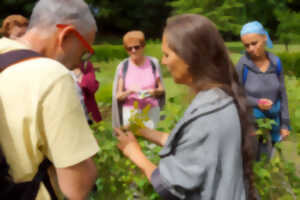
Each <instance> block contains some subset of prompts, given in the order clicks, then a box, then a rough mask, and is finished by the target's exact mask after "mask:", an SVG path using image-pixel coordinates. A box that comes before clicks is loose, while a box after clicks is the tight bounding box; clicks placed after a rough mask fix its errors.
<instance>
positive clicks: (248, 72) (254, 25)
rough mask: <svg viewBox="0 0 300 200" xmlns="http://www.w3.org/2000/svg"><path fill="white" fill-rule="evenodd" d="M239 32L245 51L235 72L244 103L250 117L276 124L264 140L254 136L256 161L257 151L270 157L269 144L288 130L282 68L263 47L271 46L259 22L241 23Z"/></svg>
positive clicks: (274, 57) (282, 136) (288, 123)
mask: <svg viewBox="0 0 300 200" xmlns="http://www.w3.org/2000/svg"><path fill="white" fill-rule="evenodd" d="M240 35H241V40H242V43H243V44H244V46H245V49H246V53H245V55H244V56H243V57H242V58H241V59H240V60H239V62H238V64H237V71H238V75H239V80H240V83H241V84H243V85H244V88H245V90H246V94H247V101H248V105H249V106H251V107H252V109H253V116H254V120H256V119H262V118H269V119H273V120H274V121H275V123H276V124H274V125H273V126H272V130H271V131H270V133H271V135H270V137H269V135H267V138H268V137H269V139H268V141H267V142H266V141H264V139H263V137H262V136H259V137H258V152H257V160H260V158H261V154H266V156H267V157H268V158H270V157H271V154H272V151H273V147H272V146H273V145H274V144H275V143H276V142H279V141H281V140H283V139H284V138H286V137H287V136H288V135H289V133H290V131H289V126H290V120H289V111H288V101H287V95H286V89H285V84H284V71H283V67H282V66H281V61H280V59H279V58H278V57H277V56H275V55H274V54H272V53H270V52H268V51H266V49H265V46H267V47H269V48H272V47H273V45H272V41H271V39H270V37H269V35H268V33H267V31H266V30H265V29H264V27H263V26H262V25H261V23H259V22H258V21H253V22H249V23H247V24H245V25H244V26H243V28H242V30H241V34H240ZM267 134H269V133H267Z"/></svg>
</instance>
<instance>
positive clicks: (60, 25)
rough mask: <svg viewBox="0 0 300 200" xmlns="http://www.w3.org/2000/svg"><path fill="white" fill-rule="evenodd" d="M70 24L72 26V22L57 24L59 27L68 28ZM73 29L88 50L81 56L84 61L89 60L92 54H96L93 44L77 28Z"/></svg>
mask: <svg viewBox="0 0 300 200" xmlns="http://www.w3.org/2000/svg"><path fill="white" fill-rule="evenodd" d="M68 26H71V25H70V24H56V27H57V28H66V27H68ZM72 31H73V32H74V34H75V36H76V37H77V38H78V40H79V41H80V42H81V43H82V44H83V46H84V47H85V48H86V49H87V50H88V51H87V52H85V53H84V54H82V56H81V60H82V61H87V60H89V59H90V58H91V57H92V55H93V54H94V49H93V48H92V47H91V45H90V44H89V43H88V42H87V41H86V40H85V39H84V37H83V36H82V35H81V34H80V33H79V32H78V31H77V30H76V29H75V28H73V29H72Z"/></svg>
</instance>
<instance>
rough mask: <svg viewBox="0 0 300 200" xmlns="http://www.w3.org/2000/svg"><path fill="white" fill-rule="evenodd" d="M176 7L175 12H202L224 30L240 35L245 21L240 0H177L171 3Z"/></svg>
mask: <svg viewBox="0 0 300 200" xmlns="http://www.w3.org/2000/svg"><path fill="white" fill-rule="evenodd" d="M170 5H171V6H172V7H173V8H174V14H182V13H195V14H202V15H205V16H207V17H208V18H210V19H211V20H212V21H213V22H214V23H215V24H216V25H217V27H218V29H219V30H220V31H222V32H232V33H234V34H235V35H238V33H239V31H240V28H241V24H243V23H244V21H242V20H241V17H237V16H240V15H242V14H243V9H242V8H243V6H244V4H243V3H242V2H241V1H240V0H222V1H220V0H213V1H212V0H193V1H192V0H191V1H185V0H175V1H172V2H171V3H170Z"/></svg>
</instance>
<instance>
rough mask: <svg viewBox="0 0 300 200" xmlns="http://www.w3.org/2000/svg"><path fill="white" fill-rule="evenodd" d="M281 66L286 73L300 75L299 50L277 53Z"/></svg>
mask: <svg viewBox="0 0 300 200" xmlns="http://www.w3.org/2000/svg"><path fill="white" fill-rule="evenodd" d="M278 56H279V57H280V59H281V62H282V66H283V68H284V70H285V71H286V72H287V73H288V74H292V75H295V76H297V77H300V52H294V53H287V52H284V53H279V54H278Z"/></svg>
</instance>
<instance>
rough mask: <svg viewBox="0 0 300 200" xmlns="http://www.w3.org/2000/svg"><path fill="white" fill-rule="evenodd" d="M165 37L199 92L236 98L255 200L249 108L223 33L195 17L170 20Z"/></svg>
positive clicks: (245, 163) (248, 178)
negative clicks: (220, 92)
mask: <svg viewBox="0 0 300 200" xmlns="http://www.w3.org/2000/svg"><path fill="white" fill-rule="evenodd" d="M164 34H166V36H167V43H168V46H169V47H170V48H171V49H172V50H173V51H174V52H175V53H176V54H177V55H178V56H179V57H181V58H182V59H183V60H184V61H185V62H186V64H187V65H188V66H189V68H188V70H189V72H190V74H191V75H192V77H193V81H194V82H195V84H196V87H197V90H198V91H201V90H206V89H209V88H213V87H219V88H221V89H223V90H224V91H225V92H226V93H227V94H228V95H230V96H232V97H233V98H234V101H235V104H236V106H237V108H238V114H239V118H240V122H241V129H242V130H241V134H242V157H243V168H244V178H245V180H246V182H247V183H248V186H249V192H248V195H249V197H248V198H249V199H250V200H255V199H256V197H255V188H254V185H253V170H252V160H253V156H252V151H251V149H252V148H251V142H250V141H251V139H250V137H251V132H252V130H253V129H252V125H251V123H250V121H249V113H250V109H249V107H248V106H247V102H246V97H245V94H244V90H243V88H242V87H241V86H240V84H239V82H238V75H237V73H236V71H235V69H234V65H233V63H232V61H231V60H230V57H229V54H228V50H227V48H226V46H225V44H224V40H223V38H222V36H221V34H220V33H219V32H218V30H217V28H216V26H215V25H214V24H213V23H212V22H211V21H210V20H209V19H207V18H206V17H204V16H201V15H196V14H184V15H178V16H174V17H171V18H169V19H168V21H167V25H166V27H165V30H164Z"/></svg>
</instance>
